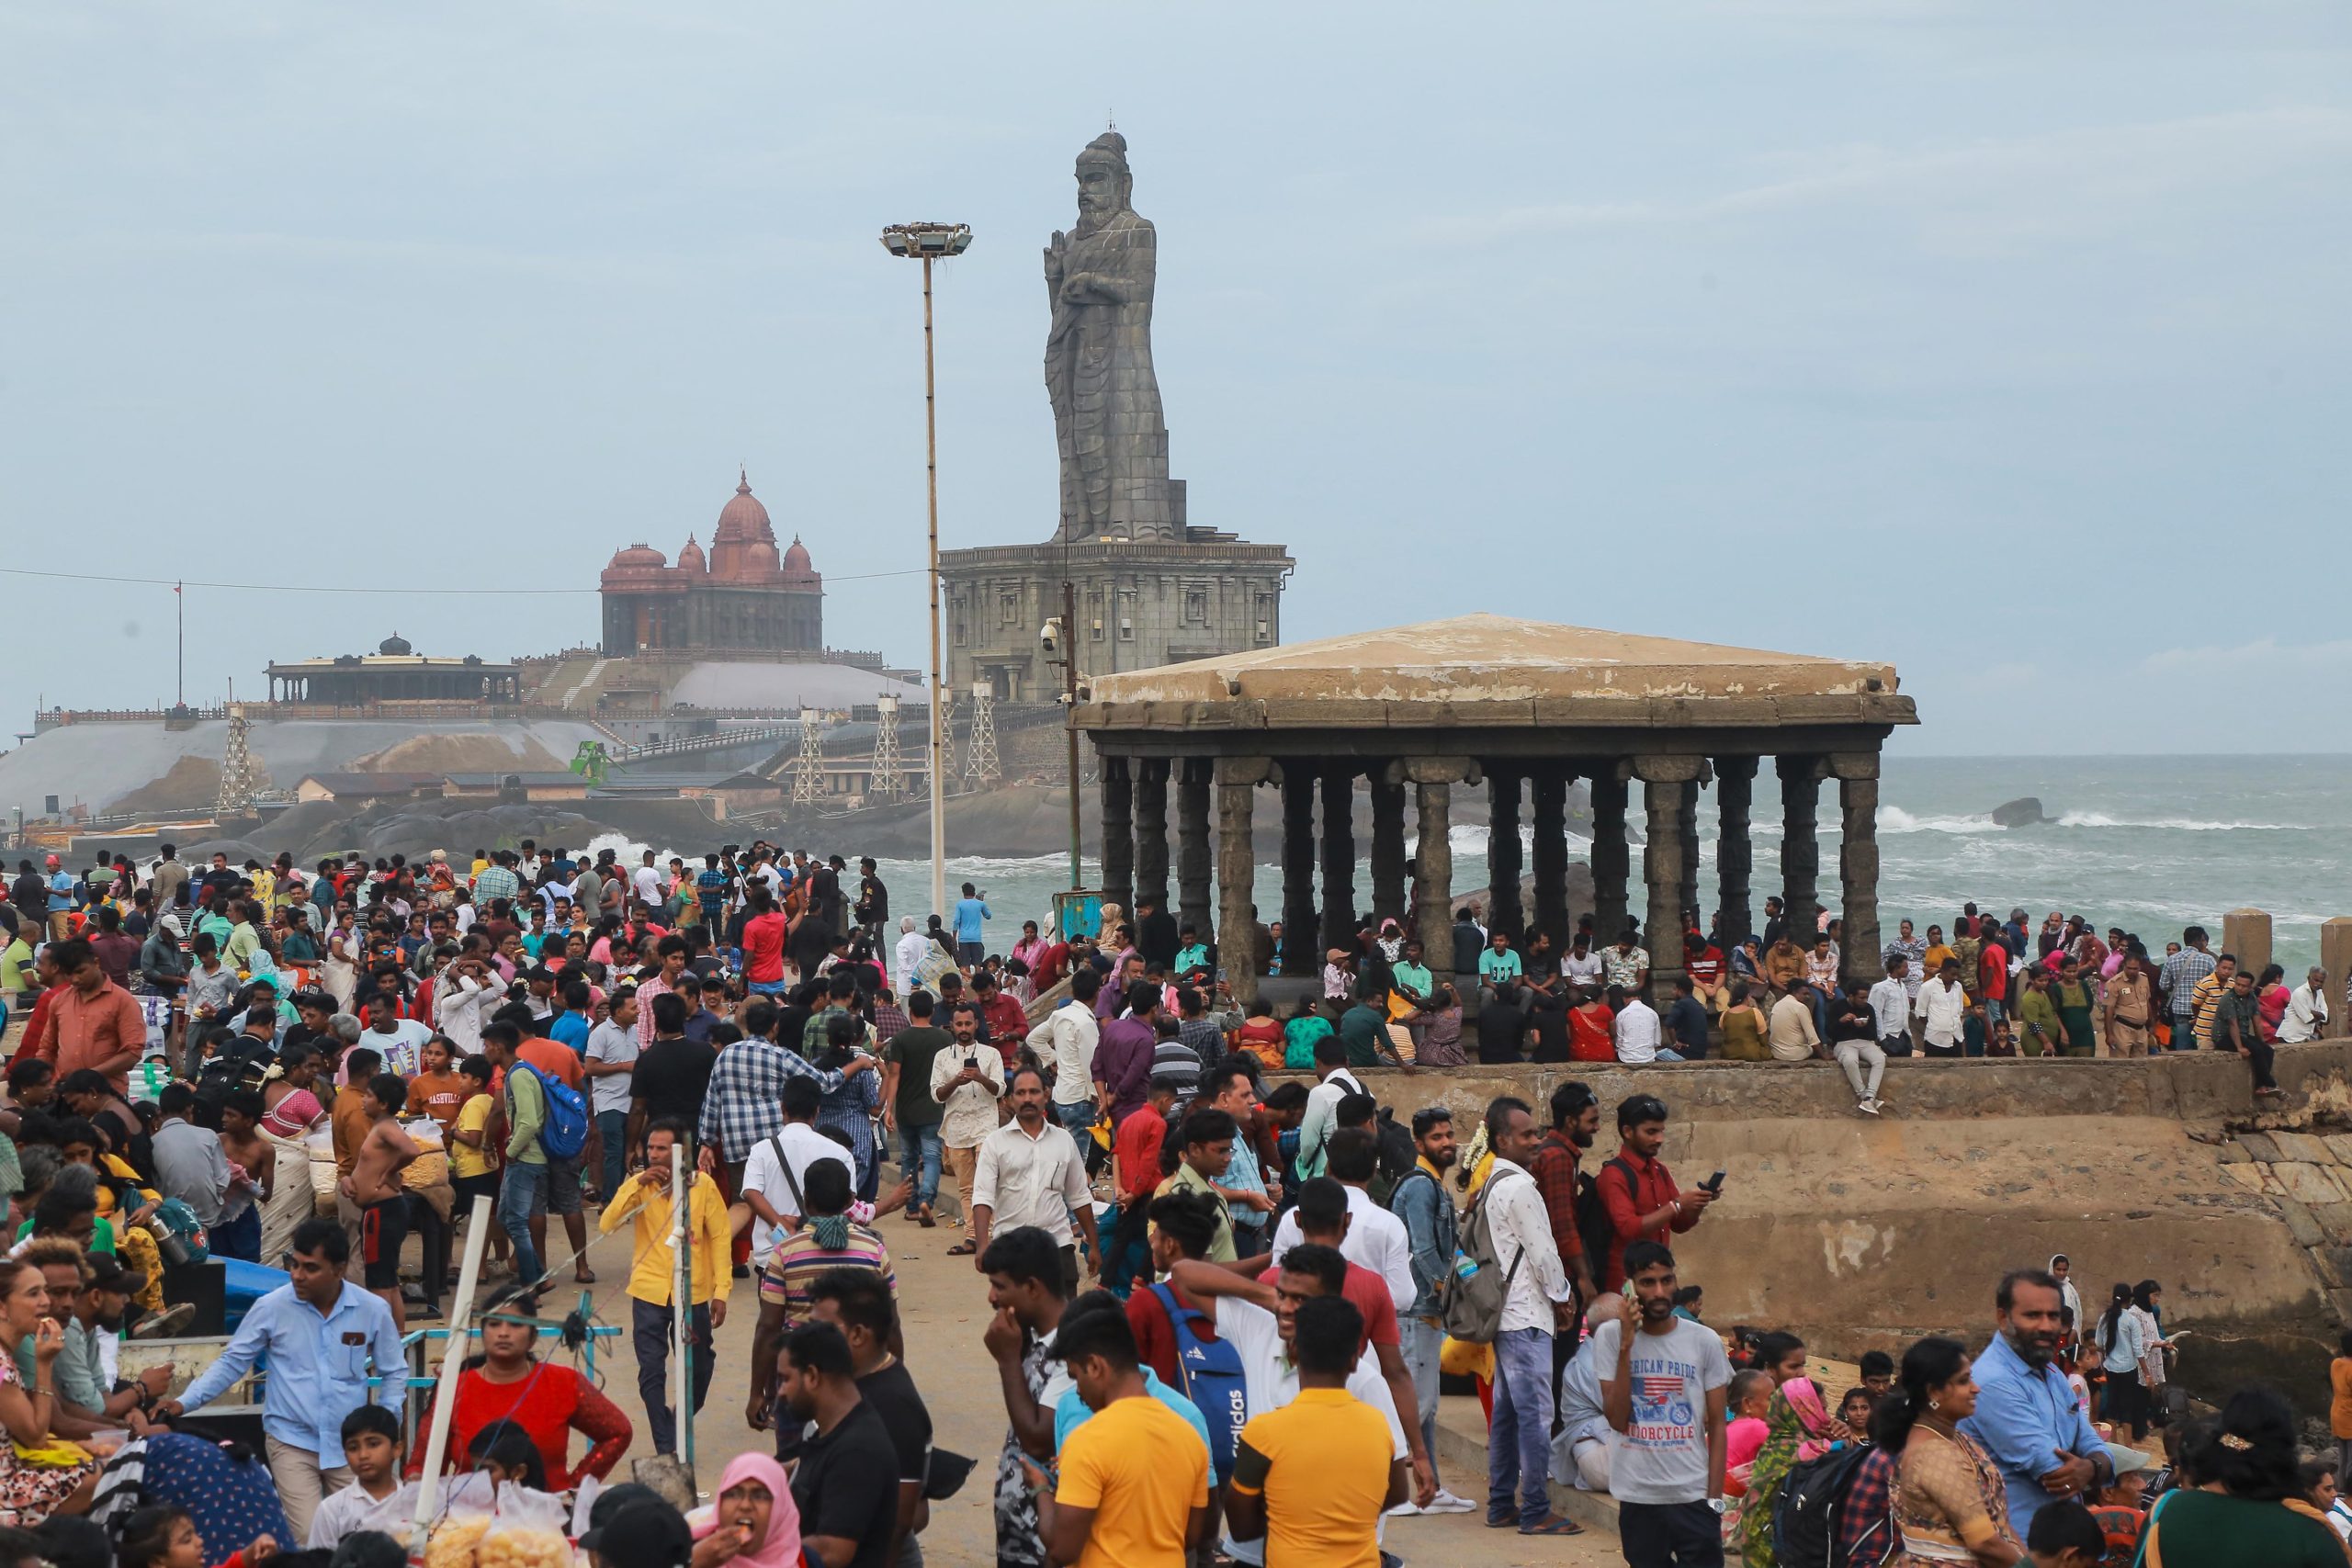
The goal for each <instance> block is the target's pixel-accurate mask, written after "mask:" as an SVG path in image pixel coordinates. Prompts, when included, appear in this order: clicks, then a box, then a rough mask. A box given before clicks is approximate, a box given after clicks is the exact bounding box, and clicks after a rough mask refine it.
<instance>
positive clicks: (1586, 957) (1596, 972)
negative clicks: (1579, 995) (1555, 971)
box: [1560, 931, 1602, 995]
mask: <svg viewBox="0 0 2352 1568" xmlns="http://www.w3.org/2000/svg"><path fill="white" fill-rule="evenodd" d="M1601 969H1602V964H1601V962H1600V954H1599V953H1595V952H1593V951H1592V938H1591V936H1590V935H1589V933H1588V932H1585V931H1578V932H1577V934H1576V940H1575V941H1574V942H1572V943H1570V945H1569V947H1568V951H1567V952H1566V953H1562V954H1561V955H1560V973H1561V974H1563V975H1565V976H1567V977H1568V981H1569V983H1570V984H1572V985H1574V986H1575V987H1576V988H1577V990H1578V991H1580V992H1584V993H1586V994H1588V995H1589V994H1590V993H1591V992H1593V991H1594V990H1597V989H1598V988H1599V987H1600V975H1601Z"/></svg>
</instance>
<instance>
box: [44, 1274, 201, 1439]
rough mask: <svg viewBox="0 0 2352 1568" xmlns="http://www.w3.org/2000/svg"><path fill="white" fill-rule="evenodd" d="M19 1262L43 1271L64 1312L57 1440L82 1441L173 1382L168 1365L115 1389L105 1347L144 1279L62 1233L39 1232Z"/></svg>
mask: <svg viewBox="0 0 2352 1568" xmlns="http://www.w3.org/2000/svg"><path fill="white" fill-rule="evenodd" d="M25 1261H26V1262H28V1263H30V1264H31V1265H33V1267H35V1268H36V1269H40V1271H41V1275H42V1278H43V1279H44V1280H47V1282H48V1284H49V1292H50V1299H51V1303H54V1304H57V1305H60V1306H62V1308H63V1309H64V1310H63V1311H62V1313H61V1314H60V1315H61V1316H62V1317H63V1318H64V1320H65V1321H64V1327H65V1343H64V1346H63V1348H61V1349H60V1350H59V1351H58V1353H57V1363H56V1367H55V1369H54V1375H55V1377H56V1394H57V1410H56V1414H55V1415H54V1416H51V1420H50V1427H51V1430H52V1431H54V1432H55V1433H56V1434H57V1435H58V1436H59V1437H61V1438H86V1437H88V1436H90V1435H91V1434H92V1433H94V1432H98V1431H103V1430H105V1429H107V1428H108V1427H119V1426H120V1425H121V1424H122V1422H123V1420H124V1419H125V1417H127V1416H129V1415H130V1412H131V1411H133V1410H136V1409H139V1408H141V1406H143V1405H144V1404H147V1402H148V1401H150V1400H153V1399H154V1398H156V1397H158V1396H160V1395H161V1394H162V1393H163V1392H164V1390H165V1389H167V1388H169V1387H170V1386H171V1383H172V1369H171V1367H170V1366H169V1365H168V1364H166V1365H164V1366H160V1367H152V1368H150V1369H148V1370H147V1371H143V1372H141V1373H140V1375H139V1378H138V1380H137V1381H136V1382H126V1383H123V1384H121V1385H120V1386H119V1387H116V1386H114V1380H113V1379H112V1378H111V1377H109V1376H108V1375H107V1355H106V1354H105V1350H104V1348H103V1347H104V1346H106V1345H107V1344H109V1343H111V1342H113V1341H114V1340H115V1339H116V1337H118V1336H119V1335H120V1333H121V1332H122V1314H123V1312H124V1310H125V1309H126V1308H127V1307H128V1306H129V1305H130V1298H131V1297H132V1296H133V1295H134V1294H136V1293H137V1292H141V1291H143V1290H145V1289H146V1288H147V1276H146V1275H144V1274H142V1273H141V1272H140V1271H138V1270H137V1269H125V1268H124V1267H123V1266H122V1263H121V1261H120V1259H119V1258H116V1257H115V1255H114V1254H112V1253H110V1252H92V1253H87V1254H85V1253H84V1252H83V1251H82V1249H81V1247H80V1246H79V1245H78V1244H77V1243H75V1242H74V1241H72V1240H70V1239H69V1238H67V1237H64V1236H43V1237H42V1238H41V1239H40V1240H39V1241H36V1242H34V1243H33V1244H32V1245H31V1246H29V1247H26V1248H25Z"/></svg>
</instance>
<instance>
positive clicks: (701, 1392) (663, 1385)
mask: <svg viewBox="0 0 2352 1568" xmlns="http://www.w3.org/2000/svg"><path fill="white" fill-rule="evenodd" d="M723 1282H724V1281H722V1283H723ZM628 1316H629V1343H630V1344H631V1345H632V1346H634V1347H635V1348H636V1350H637V1396H638V1398H639V1399H640V1400H642V1401H644V1403H645V1433H646V1436H647V1437H649V1438H651V1439H652V1440H653V1451H654V1452H655V1453H657V1454H673V1453H676V1452H677V1451H678V1416H677V1412H675V1411H673V1410H672V1409H671V1408H670V1401H669V1392H670V1335H671V1331H672V1328H673V1325H674V1319H673V1317H672V1315H671V1309H670V1308H668V1307H666V1306H656V1305H654V1304H653V1303H651V1302H640V1301H639V1300H637V1299H636V1298H634V1297H631V1298H630V1300H629V1303H628ZM686 1337H687V1340H688V1342H689V1343H691V1344H692V1345H693V1347H694V1358H693V1359H694V1368H693V1372H694V1393H695V1415H697V1416H699V1415H701V1414H702V1407H703V1402H704V1401H705V1400H707V1399H708V1398H709V1397H710V1374H711V1373H712V1372H713V1371H717V1370H718V1365H717V1361H716V1359H715V1358H714V1357H713V1356H712V1354H711V1347H710V1303H708V1302H705V1303H702V1304H701V1305H699V1306H696V1307H695V1308H693V1309H691V1310H690V1311H689V1312H688V1313H687V1314H686Z"/></svg>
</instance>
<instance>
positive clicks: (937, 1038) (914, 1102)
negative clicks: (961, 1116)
mask: <svg viewBox="0 0 2352 1568" xmlns="http://www.w3.org/2000/svg"><path fill="white" fill-rule="evenodd" d="M954 1043H956V1042H955V1038H954V1037H953V1036H952V1035H950V1034H949V1033H948V1032H947V1031H945V1030H944V1029H933V1027H931V1025H929V1024H927V1023H924V1024H917V1025H915V1027H913V1028H912V1029H906V1030H901V1031H899V1036H898V1038H897V1039H895V1040H893V1041H891V1042H890V1043H889V1044H888V1045H887V1046H885V1047H883V1050H882V1059H883V1060H884V1061H886V1062H896V1063H898V1064H899V1098H898V1100H897V1101H896V1110H897V1114H898V1119H899V1126H901V1127H936V1126H938V1125H939V1122H940V1118H941V1117H943V1116H944V1115H945V1114H946V1113H947V1108H946V1107H945V1106H944V1105H942V1104H940V1103H939V1101H938V1100H934V1099H933V1098H932V1093H931V1064H932V1060H933V1058H934V1057H936V1056H937V1055H939V1054H940V1053H941V1052H942V1051H944V1050H946V1049H947V1048H948V1047H949V1046H950V1045H953V1044H954Z"/></svg>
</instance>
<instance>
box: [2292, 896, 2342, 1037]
mask: <svg viewBox="0 0 2352 1568" xmlns="http://www.w3.org/2000/svg"><path fill="white" fill-rule="evenodd" d="M2319 961H2320V964H2321V965H2322V966H2323V967H2324V968H2325V969H2326V970H2327V1028H2326V1029H2325V1030H2324V1031H2323V1037H2324V1038H2325V1039H2329V1040H2341V1039H2343V1038H2344V1037H2345V1036H2346V1035H2347V1034H2352V1017H2347V1016H2346V1015H2347V1014H2352V1008H2347V1007H2346V1005H2345V1001H2344V976H2346V975H2347V974H2352V919H2346V918H2345V917H2344V916H2342V915H2338V916H2336V917H2335V919H2331V920H2322V921H2321V922H2320V927H2319ZM2294 980H2295V984H2297V985H2299V986H2300V985H2301V984H2302V983H2303V982H2302V976H2300V975H2298V976H2294Z"/></svg>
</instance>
